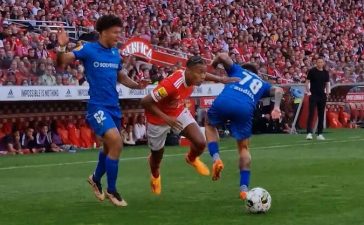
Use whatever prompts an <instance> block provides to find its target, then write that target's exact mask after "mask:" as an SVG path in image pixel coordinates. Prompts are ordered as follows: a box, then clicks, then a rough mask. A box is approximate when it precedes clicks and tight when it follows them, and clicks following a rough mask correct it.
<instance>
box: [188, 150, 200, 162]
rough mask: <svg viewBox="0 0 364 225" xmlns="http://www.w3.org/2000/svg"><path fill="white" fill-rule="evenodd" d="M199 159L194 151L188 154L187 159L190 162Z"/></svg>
mask: <svg viewBox="0 0 364 225" xmlns="http://www.w3.org/2000/svg"><path fill="white" fill-rule="evenodd" d="M197 157H198V155H197V154H196V153H195V152H194V151H191V150H190V151H189V152H188V154H187V158H188V160H190V162H194V161H195V160H196V158H197Z"/></svg>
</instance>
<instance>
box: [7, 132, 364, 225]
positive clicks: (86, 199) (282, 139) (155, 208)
mask: <svg viewBox="0 0 364 225" xmlns="http://www.w3.org/2000/svg"><path fill="white" fill-rule="evenodd" d="M325 135H326V138H327V139H328V140H327V141H323V142H318V141H316V140H314V141H306V140H304V136H303V135H259V136H254V137H253V139H252V143H251V152H252V157H253V168H252V180H251V187H256V186H261V187H263V188H265V189H267V190H268V191H269V192H270V194H271V196H272V199H273V202H272V208H271V210H270V211H269V212H268V213H267V214H264V215H251V214H248V213H246V212H245V208H244V204H243V202H242V201H240V200H239V199H238V194H239V193H238V182H239V171H238V168H237V163H238V160H237V152H236V148H235V143H234V141H233V140H232V139H224V140H223V141H222V142H221V145H220V146H221V157H222V159H223V161H224V163H225V170H224V171H223V174H222V176H223V177H222V179H221V180H219V181H217V182H213V181H211V178H210V177H201V176H199V175H198V174H196V173H195V171H194V170H193V169H192V168H190V167H189V166H188V165H187V164H186V163H185V161H184V153H185V152H186V148H181V147H167V149H166V152H165V158H164V161H163V164H162V184H163V188H162V195H161V196H153V195H152V194H151V192H150V189H149V170H148V166H147V160H146V156H147V155H148V149H147V148H146V147H129V148H126V149H125V150H124V151H123V153H122V159H121V161H120V164H119V165H120V167H119V168H120V170H119V177H118V190H119V191H120V192H121V194H122V195H123V196H124V197H125V199H126V200H127V201H128V203H129V206H128V207H126V208H116V207H114V206H112V205H111V204H110V203H109V202H108V201H106V200H105V201H104V202H98V201H97V200H96V198H95V197H94V196H93V194H92V193H91V190H90V187H89V186H88V184H87V183H86V178H87V176H88V175H89V174H90V173H91V172H92V171H93V169H94V167H95V165H96V162H95V161H96V157H97V153H96V151H84V152H78V153H76V154H70V153H60V154H41V155H27V156H11V157H0V225H15V224H19V225H25V224H26V225H33V224H34V225H43V224H59V225H76V224H77V225H81V224H85V225H86V224H87V225H93V224H95V225H96V224H104V225H113V224H122V225H137V224H141V225H149V224H150V225H159V224H163V225H178V224H180V225H205V224H206V225H224V224H227V225H233V224H246V225H255V224H257V225H258V224H259V225H264V224H269V225H275V224H276V225H288V224H292V225H293V224H294V225H301V224H302V225H303V224H305V225H306V224H307V225H329V224H338V225H344V224H355V225H359V224H364V204H363V203H362V202H363V199H364V191H363V189H364V130H335V131H334V130H329V131H328V133H326V134H325ZM202 159H203V160H204V161H205V162H207V163H208V165H211V159H210V156H209V155H208V154H204V155H203V157H202ZM103 184H104V186H105V180H103Z"/></svg>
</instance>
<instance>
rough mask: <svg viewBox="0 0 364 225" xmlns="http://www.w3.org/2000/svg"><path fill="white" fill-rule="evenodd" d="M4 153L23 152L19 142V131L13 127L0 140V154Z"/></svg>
mask: <svg viewBox="0 0 364 225" xmlns="http://www.w3.org/2000/svg"><path fill="white" fill-rule="evenodd" d="M4 154H10V155H15V154H20V155H22V154H23V151H22V148H21V144H20V131H19V130H18V129H16V128H13V131H12V132H11V134H9V135H6V136H5V137H3V138H2V139H1V140H0V155H4Z"/></svg>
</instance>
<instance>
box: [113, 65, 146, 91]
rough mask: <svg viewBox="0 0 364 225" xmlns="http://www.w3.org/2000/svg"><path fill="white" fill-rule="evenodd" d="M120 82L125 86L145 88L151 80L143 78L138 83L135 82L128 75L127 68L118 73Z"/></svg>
mask: <svg viewBox="0 0 364 225" xmlns="http://www.w3.org/2000/svg"><path fill="white" fill-rule="evenodd" d="M118 82H119V83H120V84H122V85H124V86H125V87H128V88H131V89H144V88H146V87H147V86H148V84H149V80H141V81H139V82H138V83H137V82H135V81H134V80H132V79H131V78H130V77H129V76H128V71H127V70H126V69H122V70H120V72H119V74H118Z"/></svg>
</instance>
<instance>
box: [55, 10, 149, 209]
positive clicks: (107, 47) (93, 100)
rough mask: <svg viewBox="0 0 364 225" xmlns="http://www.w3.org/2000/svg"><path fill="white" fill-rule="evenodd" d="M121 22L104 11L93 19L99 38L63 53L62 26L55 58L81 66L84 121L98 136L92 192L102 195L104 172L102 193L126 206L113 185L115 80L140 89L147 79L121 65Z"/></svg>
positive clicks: (117, 146) (117, 117)
mask: <svg viewBox="0 0 364 225" xmlns="http://www.w3.org/2000/svg"><path fill="white" fill-rule="evenodd" d="M121 28H122V22H121V20H120V18H119V17H117V16H114V15H105V16H102V17H100V18H99V19H98V20H97V22H96V30H97V31H98V32H99V40H98V41H97V42H94V43H86V44H85V45H84V46H82V47H81V48H79V49H77V50H74V51H72V52H68V53H65V46H66V45H67V43H68V42H69V38H68V35H67V33H66V32H65V30H64V29H61V30H60V31H59V32H58V44H59V46H60V47H59V51H58V57H57V62H58V64H59V65H62V66H66V65H68V64H69V63H71V62H73V61H74V60H80V61H82V62H83V65H84V67H85V74H86V79H87V81H88V83H89V85H90V89H89V95H90V100H89V101H88V105H87V115H86V118H87V121H88V123H89V124H90V126H91V127H92V129H93V130H94V132H95V133H96V134H97V135H98V136H99V137H101V139H102V142H103V150H102V151H100V152H99V157H98V158H99V160H98V163H97V167H96V170H95V171H94V173H93V175H91V176H90V177H89V178H88V182H89V184H90V185H91V187H92V189H93V191H94V194H95V196H96V197H97V199H99V200H100V201H103V200H104V199H105V194H104V192H103V190H102V186H101V177H102V176H103V175H104V174H105V173H106V174H107V190H106V197H107V198H109V200H110V201H111V203H113V204H114V205H116V206H127V203H126V201H125V200H124V199H123V198H122V197H121V196H120V194H119V193H118V192H117V189H116V179H117V175H118V165H119V156H120V153H121V149H122V138H121V136H120V132H119V130H120V123H121V111H120V106H119V95H118V92H117V90H116V84H117V82H119V83H121V84H123V85H125V86H126V87H129V88H132V89H143V88H145V87H146V86H147V81H142V82H139V83H136V82H135V81H133V80H131V79H130V78H129V77H128V75H127V71H125V69H123V68H122V59H121V56H120V54H119V50H118V49H117V48H115V46H116V44H117V42H118V39H119V37H120V34H121Z"/></svg>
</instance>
